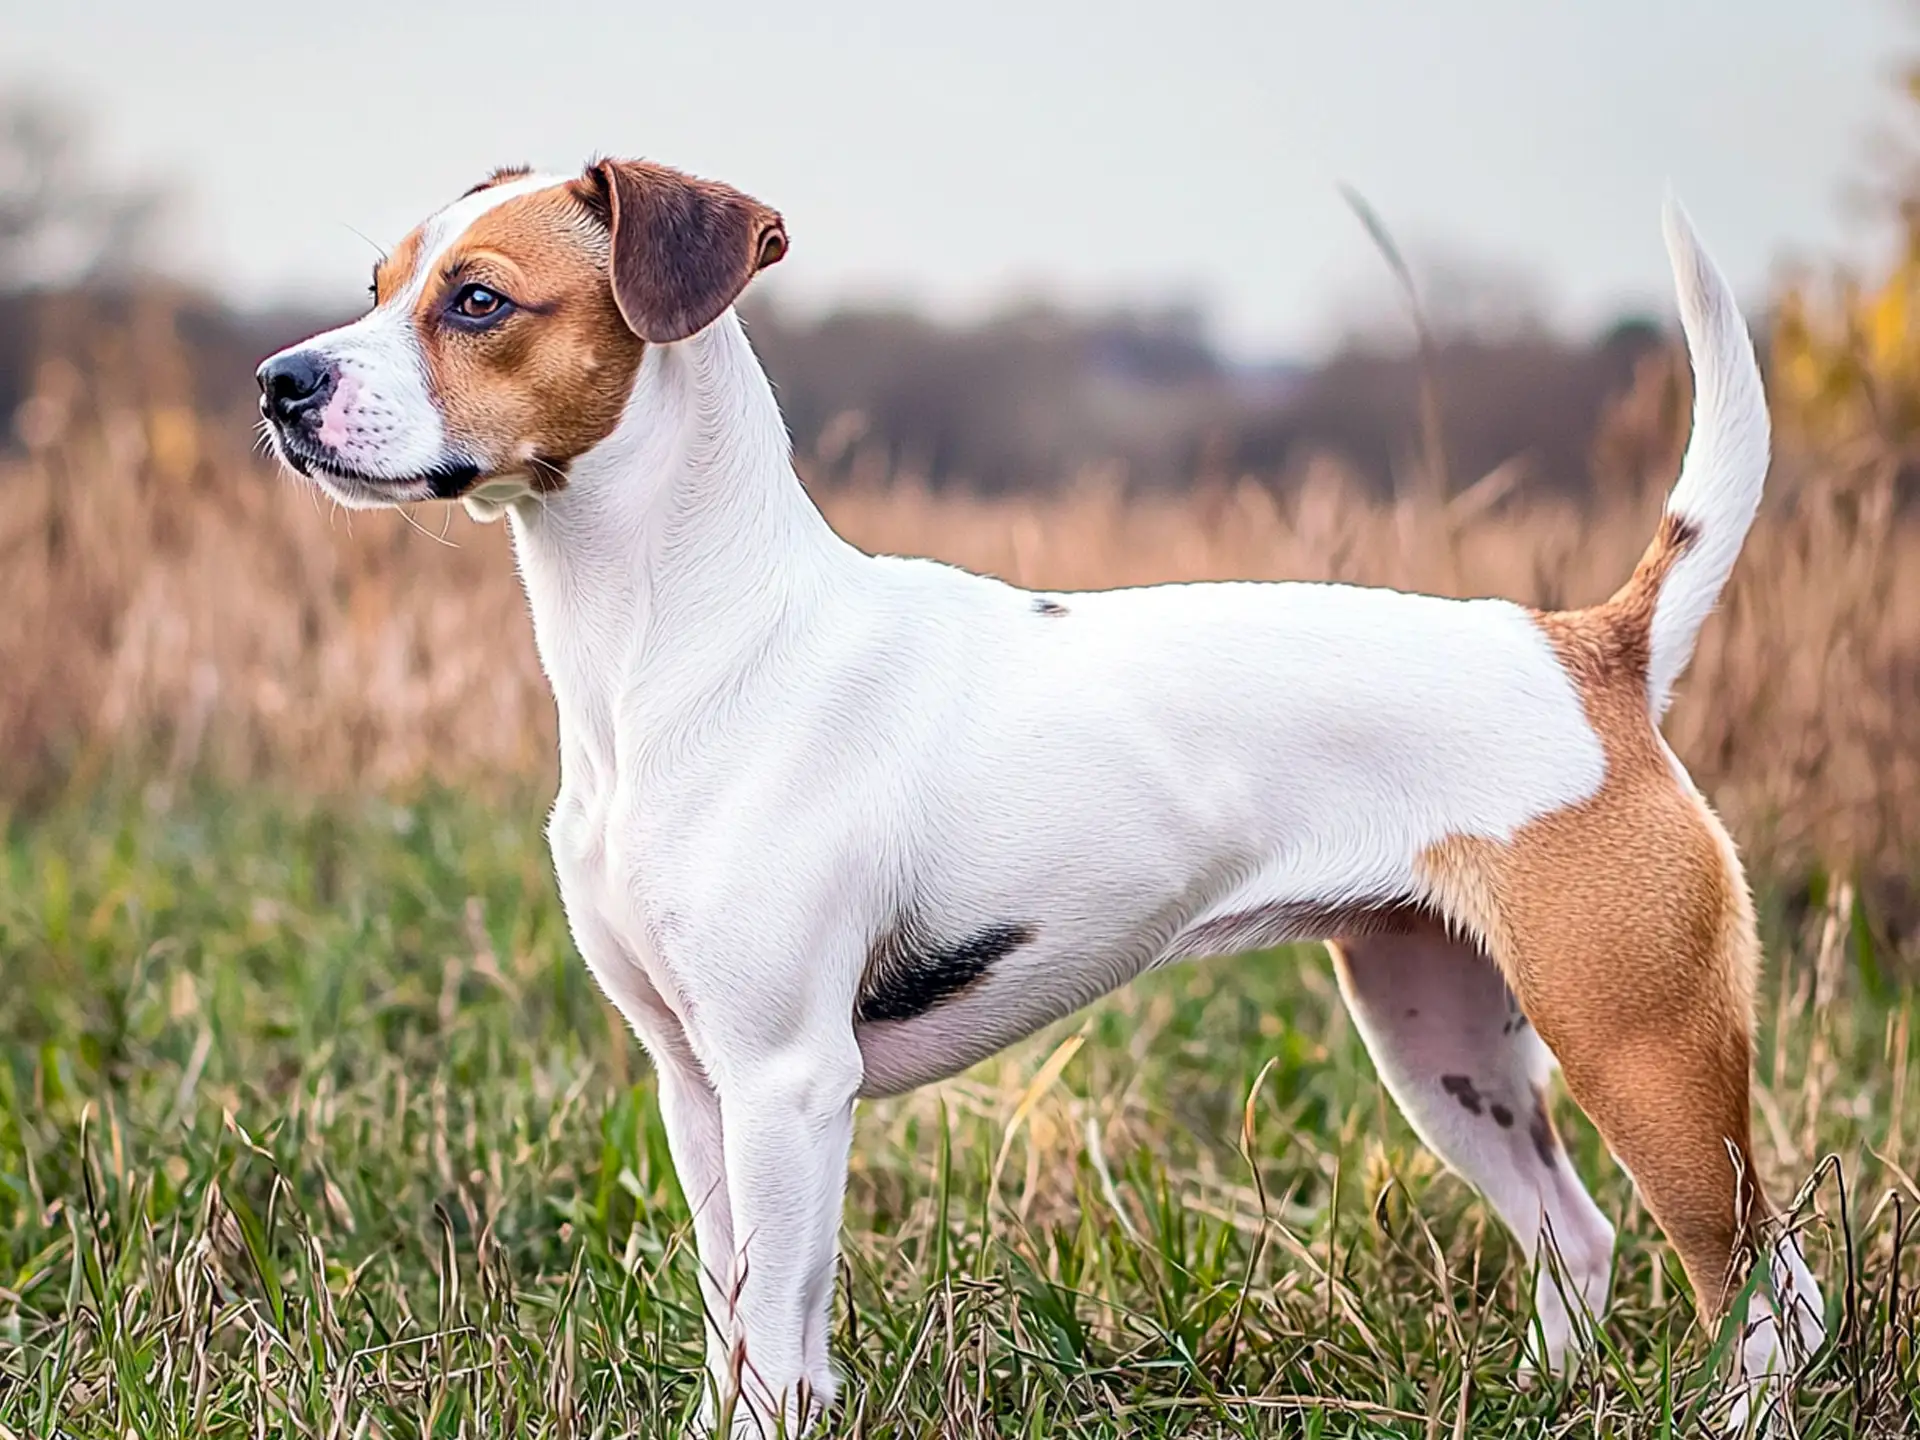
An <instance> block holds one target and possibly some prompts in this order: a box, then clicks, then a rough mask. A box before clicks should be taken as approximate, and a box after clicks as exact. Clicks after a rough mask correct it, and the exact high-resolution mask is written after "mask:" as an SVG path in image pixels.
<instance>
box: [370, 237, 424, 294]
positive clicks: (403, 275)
mask: <svg viewBox="0 0 1920 1440" xmlns="http://www.w3.org/2000/svg"><path fill="white" fill-rule="evenodd" d="M425 235H426V230H425V228H424V227H422V228H420V229H415V230H411V231H409V232H407V236H406V238H405V239H403V240H402V241H401V242H400V243H399V244H398V245H396V246H394V247H393V249H392V250H391V251H389V252H388V253H387V254H385V255H383V256H381V257H380V263H379V264H378V265H376V266H374V267H373V303H374V304H375V305H384V304H386V303H387V302H388V301H389V300H391V299H392V298H393V297H394V296H395V295H397V294H399V292H400V291H402V290H404V289H406V288H407V282H408V281H410V280H411V279H413V270H414V267H415V266H416V265H418V264H419V263H420V246H421V245H422V243H423V242H424V237H425Z"/></svg>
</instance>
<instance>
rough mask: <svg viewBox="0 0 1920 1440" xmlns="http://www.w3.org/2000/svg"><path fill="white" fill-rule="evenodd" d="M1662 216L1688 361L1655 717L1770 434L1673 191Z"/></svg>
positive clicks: (1715, 284)
mask: <svg viewBox="0 0 1920 1440" xmlns="http://www.w3.org/2000/svg"><path fill="white" fill-rule="evenodd" d="M1664 218H1665V228H1666V234H1667V254H1668V257H1669V258H1670V259H1671V260H1672V262H1673V278H1674V282H1675V284H1676V286H1677V287H1678V289H1679V292H1680V325H1681V328H1682V329H1683V330H1684V331H1685V332H1686V337H1687V356H1688V359H1689V360H1690V361H1691V362H1692V365H1693V433H1692V435H1691V437H1690V438H1689V439H1688V441H1687V454H1686V458H1685V459H1684V460H1683V461H1681V464H1680V478H1679V480H1677V481H1676V482H1675V483H1674V487H1673V492H1672V493H1671V494H1670V495H1668V496H1667V508H1666V514H1667V517H1668V518H1667V520H1666V521H1664V522H1663V523H1662V525H1661V527H1660V539H1658V540H1656V541H1655V542H1654V543H1655V548H1656V551H1658V550H1659V548H1660V547H1661V546H1662V544H1663V543H1664V544H1665V545H1667V546H1668V547H1670V548H1671V550H1672V552H1673V553H1671V554H1670V555H1668V556H1666V557H1665V558H1666V561H1667V563H1666V564H1665V565H1664V566H1663V567H1661V568H1664V570H1665V574H1664V576H1663V577H1662V579H1661V580H1660V585H1659V592H1658V596H1657V598H1656V600H1655V603H1654V609H1653V620H1652V625H1651V629H1650V633H1649V636H1648V647H1647V649H1648V661H1647V706H1648V708H1649V710H1650V711H1651V712H1652V715H1653V718H1654V720H1655V721H1656V722H1657V721H1658V720H1659V719H1660V717H1661V716H1662V715H1664V714H1665V713H1666V709H1667V703H1668V701H1669V700H1670V699H1671V697H1672V694H1673V686H1674V682H1675V681H1676V680H1678V679H1679V678H1680V674H1681V672H1682V671H1683V670H1685V669H1686V668H1687V661H1688V660H1690V659H1692V658H1693V646H1694V642H1695V641H1696V640H1697V639H1698V638H1699V636H1700V627H1701V626H1702V625H1703V624H1705V623H1706V619H1707V616H1708V615H1709V614H1710V613H1712V610H1713V607H1714V603H1715V602H1716V601H1717V600H1719V598H1720V592H1721V590H1722V589H1724V588H1725V587H1726V583H1727V577H1728V576H1729V575H1730V574H1732V573H1733V562H1734V561H1735V560H1737V559H1739V557H1740V547H1741V545H1742V544H1743V543H1744V542H1745V540H1746V538H1747V530H1748V528H1749V527H1750V526H1751V525H1752V524H1753V516H1754V512H1755V511H1756V510H1758V509H1759V508H1760V492H1761V490H1762V489H1763V488H1764V486H1765V484H1766V478H1767V457H1768V447H1769V442H1770V438H1771V436H1770V429H1769V426H1768V421H1767V398H1766V394H1765V392H1764V391H1763V390H1762V388H1761V385H1760V367H1759V366H1758V365H1757V364H1756V363H1755V362H1754V358H1753V342H1752V341H1751V340H1750V339H1749V338H1748V336H1747V326H1746V322H1745V321H1744V320H1742V319H1741V318H1740V309H1739V307H1738V306H1737V305H1735V304H1734V300H1733V291H1732V290H1731V289H1729V288H1728V285H1727V282H1726V278H1725V277H1724V276H1722V275H1721V273H1720V272H1719V270H1718V269H1716V268H1715V266H1714V263H1713V261H1712V260H1710V259H1709V258H1708V257H1707V253H1706V251H1705V250H1704V249H1702V248H1701V245H1700V240H1699V237H1698V236H1697V235H1695V234H1694V231H1693V225H1692V223H1691V222H1690V221H1689V220H1688V219H1687V215H1686V212H1685V211H1684V210H1682V209H1681V208H1680V205H1679V202H1678V201H1676V200H1674V199H1673V198H1671V197H1669V198H1668V200H1667V205H1666V214H1665V217H1664ZM1648 558H1649V560H1652V559H1654V558H1655V556H1654V554H1653V553H1652V552H1650V554H1649V557H1648ZM1643 567H1644V562H1643Z"/></svg>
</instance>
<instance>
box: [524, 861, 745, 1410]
mask: <svg viewBox="0 0 1920 1440" xmlns="http://www.w3.org/2000/svg"><path fill="white" fill-rule="evenodd" d="M565 889H566V886H565V882H564V880H563V882H562V890H563V893H564V891H565ZM568 916H569V922H570V924H571V926H572V929H573V936H574V944H575V946H576V947H577V948H578V949H579V951H580V953H581V955H582V956H584V957H585V959H586V961H587V968H588V969H590V970H591V971H593V973H594V976H595V978H596V979H597V980H598V981H599V982H600V988H601V989H602V990H603V991H605V992H606V994H607V997H608V998H609V999H611V1000H612V1001H613V1003H614V1005H615V1006H616V1007H617V1008H618V1009H619V1011H620V1013H621V1015H623V1016H624V1017H625V1018H626V1021H627V1024H628V1025H629V1026H631V1027H632V1029H633V1033H634V1034H635V1035H636V1036H637V1037H638V1038H639V1040H640V1043H641V1044H642V1045H643V1046H645V1047H646V1051H647V1056H648V1058H649V1059H651V1060H652V1061H653V1069H654V1078H655V1080H656V1082H657V1083H658V1086H659V1096H660V1123H661V1126H662V1128H663V1129H665V1131H666V1132H667V1149H668V1151H669V1152H670V1153H671V1154H672V1156H673V1169H674V1174H675V1176H676V1177H677V1178H678V1180H679V1181H680V1191H681V1193H682V1194H683V1195H685V1196H686V1198H687V1208H688V1209H689V1210H690V1211H692V1213H693V1238H694V1245H695V1248H696V1249H697V1250H698V1252H699V1253H698V1255H697V1256H696V1260H697V1263H698V1265H699V1271H700V1298H701V1302H702V1304H703V1306H704V1308H705V1310H706V1331H707V1384H706V1394H705V1398H704V1399H703V1400H702V1402H701V1409H700V1413H701V1424H702V1426H703V1428H705V1429H707V1430H711V1429H712V1428H713V1424H714V1419H715V1416H716V1415H717V1414H718V1413H719V1405H720V1402H721V1401H722V1400H723V1399H724V1397H726V1395H727V1394H728V1393H729V1387H730V1386H731V1384H732V1373H731V1372H732V1367H731V1357H732V1353H733V1347H732V1344H731V1333H732V1331H731V1315H732V1310H733V1264H734V1243H733V1236H734V1229H733V1208H732V1203H731V1200H730V1198H729V1196H728V1192H727V1171H726V1151H725V1146H724V1144H723V1142H722V1138H721V1125H720V1096H719V1094H718V1093H717V1092H716V1091H715V1090H714V1088H713V1086H712V1085H711V1084H710V1083H709V1082H708V1080H707V1075H706V1071H705V1069H704V1068H703V1067H702V1066H701V1064H700V1061H699V1059H698V1058H697V1057H696V1056H695V1055H694V1053H693V1049H692V1046H691V1045H690V1044H689V1042H688V1039H687V1033H686V1030H685V1028H684V1027H683V1026H682V1025H681V1023H680V1020H679V1017H678V1016H676V1015H675V1014H674V1012H673V1009H672V1007H671V1006H669V1005H668V1004H667V1002H666V1000H665V999H664V998H663V997H662V996H661V994H660V992H659V990H658V989H657V988H656V987H655V986H654V984H653V982H652V980H650V979H649V978H648V976H647V973H646V971H645V970H644V969H643V968H642V967H641V966H640V964H639V963H638V962H637V961H636V960H635V959H634V958H633V956H632V954H631V953H630V952H629V951H628V950H627V948H626V946H625V945H624V944H622V943H621V941H620V939H619V937H618V936H617V935H616V934H615V933H614V931H613V930H612V929H611V928H610V927H608V926H607V925H605V924H604V923H602V921H601V920H600V919H599V918H598V916H597V915H596V914H595V913H594V911H593V910H592V909H591V908H590V907H589V906H587V905H583V904H570V905H569V908H568Z"/></svg>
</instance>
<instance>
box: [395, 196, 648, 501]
mask: <svg viewBox="0 0 1920 1440" xmlns="http://www.w3.org/2000/svg"><path fill="white" fill-rule="evenodd" d="M410 246H411V250H410V249H409V247H410ZM607 257H608V238H607V233H606V231H605V229H604V228H603V227H601V226H600V225H599V224H598V223H597V222H596V220H595V219H594V217H593V216H592V215H591V214H590V213H589V212H588V211H587V210H586V208H585V207H584V206H582V205H581V204H580V202H579V201H578V200H577V199H576V198H575V197H574V196H573V194H572V193H571V192H570V190H569V188H568V187H567V186H565V185H555V186H552V187H550V188H548V189H544V190H537V191H535V192H533V193H532V194H529V195H521V196H517V197H515V198H513V199H510V200H508V201H506V202H505V203H503V204H501V205H499V206H497V207H496V208H494V209H492V210H489V211H487V212H486V213H485V214H483V215H481V216H480V217H479V218H478V219H477V220H475V221H474V222H473V223H472V224H471V225H469V226H468V227H467V229H466V230H465V231H464V232H463V233H462V234H461V235H460V236H459V237H458V238H457V239H456V240H455V241H454V242H453V243H452V244H451V245H450V246H448V247H447V248H446V249H445V250H444V251H443V252H442V253H441V254H440V255H439V256H438V257H437V258H436V259H435V260H434V261H433V265H434V273H433V274H431V275H427V276H425V277H424V280H425V283H424V285H422V286H421V288H420V292H419V295H418V298H417V299H415V301H414V302H413V314H412V320H413V325H414V329H415V331H416V333H417V334H418V336H419V339H420V349H421V354H422V356H423V357H424V358H425V361H426V366H427V372H428V375H429V376H430V380H431V386H432V389H433V393H434V397H435V400H436V402H437V404H438V406H439V409H440V414H441V417H442V420H443V422H444V424H445V426H446V431H447V436H448V439H449V440H450V441H451V442H452V443H453V444H454V445H455V446H456V447H458V449H459V450H460V451H461V452H463V453H464V454H466V455H468V456H470V457H471V458H472V459H473V461H474V462H475V463H476V464H478V465H479V466H480V467H481V469H482V470H483V471H484V472H485V473H487V474H492V475H501V474H509V473H513V472H516V471H518V472H522V473H524V474H526V475H527V477H528V479H529V483H531V484H532V486H533V488H534V489H536V490H554V489H558V488H559V487H560V486H561V485H563V484H564V483H565V473H566V467H567V465H568V463H569V462H571V461H572V460H573V459H574V458H575V457H576V456H578V455H580V454H581V453H582V452H584V451H586V450H589V449H591V448H592V447H593V446H594V445H597V444H598V443H599V442H600V441H602V440H604V439H605V438H606V437H607V436H608V435H609V434H611V433H612V431H613V428H614V426H615V425H616V424H618V423H619V419H620V414H621V411H622V410H623V409H624V408H625V406H626V403H627V398H628V396H629V394H630V393H631V391H632V389H633V379H634V374H635V372H636V371H637V370H638V369H639V365H640V357H641V355H642V353H643V352H644V351H645V349H646V346H645V344H644V342H642V341H641V340H640V339H639V338H638V337H636V336H635V335H634V334H633V332H632V331H631V330H630V329H628V328H627V325H626V322H625V321H624V320H622V319H621V316H620V311H619V308H618V306H616V305H615V303H614V299H613V292H612V289H611V288H610V286H609V284H608V280H607ZM418 263H419V236H418V232H416V233H415V234H414V235H410V236H409V237H408V238H407V240H405V241H403V242H401V245H400V246H399V247H398V248H397V249H396V250H395V251H394V254H393V257H392V258H391V259H390V260H389V261H388V262H387V263H386V265H383V266H382V270H381V276H380V278H379V279H378V280H377V281H376V288H377V291H378V294H379V298H380V299H381V300H382V301H383V302H384V301H385V300H386V299H387V298H389V297H391V296H392V295H394V294H397V293H398V292H399V291H400V290H402V289H403V288H405V286H406V284H407V281H408V278H409V276H410V275H411V270H412V267H413V265H416V264H418ZM389 270H391V271H392V275H391V277H389V276H388V274H387V272H388V271H389ZM476 287H477V289H476ZM481 292H484V293H485V294H486V295H490V296H492V297H496V298H497V300H498V301H499V302H501V303H502V304H503V305H504V307H505V308H504V311H503V312H502V313H500V314H499V315H498V316H497V318H484V319H479V320H476V319H474V318H472V317H470V316H467V315H465V314H463V311H462V306H463V297H472V296H475V295H478V294H480V293H481ZM468 303H470V301H469V302H468Z"/></svg>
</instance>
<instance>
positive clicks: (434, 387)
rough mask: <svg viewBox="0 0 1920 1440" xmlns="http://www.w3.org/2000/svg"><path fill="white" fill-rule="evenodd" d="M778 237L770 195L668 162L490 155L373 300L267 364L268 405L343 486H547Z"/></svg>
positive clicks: (366, 490) (312, 461) (393, 491)
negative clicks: (765, 201)
mask: <svg viewBox="0 0 1920 1440" xmlns="http://www.w3.org/2000/svg"><path fill="white" fill-rule="evenodd" d="M786 248H787V236H786V230H785V229H784V228H783V227H782V225H781V222H780V216H779V215H778V214H777V213H775V212H774V211H773V210H770V209H768V208H767V207H766V206H765V205H762V204H761V203H760V202H759V201H757V200H754V199H751V198H750V197H748V196H746V195H743V194H741V193H740V192H739V191H738V190H735V189H732V188H731V187H729V186H726V185H719V184H715V183H713V182H711V181H705V180H696V179H694V178H693V177H691V176H688V175H683V174H681V173H679V172H678V171H676V170H669V169H667V168H666V167H665V166H661V165H652V164H648V163H645V162H643V161H629V160H602V161H599V162H597V163H595V164H593V165H590V166H588V168H587V170H586V172H585V173H584V174H583V175H581V176H579V177H578V178H577V179H567V178H556V177H553V176H536V175H531V174H529V173H527V172H526V171H522V170H503V171H497V172H495V173H494V174H493V175H492V176H491V177H490V178H488V179H487V180H486V181H485V182H483V183H482V184H480V185H477V186H475V187H474V188H473V189H472V190H470V191H468V192H467V193H466V194H465V195H464V196H462V197H461V198H460V199H459V200H456V201H455V202H454V203H453V204H451V205H449V206H448V207H447V208H446V209H444V210H442V211H440V212H439V214H437V215H435V216H433V217H432V218H431V219H429V220H428V221H427V222H426V223H425V224H424V225H421V226H420V227H419V228H418V229H417V230H415V231H414V232H413V233H412V234H410V235H408V236H407V237H406V239H404V240H402V241H401V242H400V243H399V245H397V246H396V247H395V248H394V250H393V253H392V254H390V255H388V256H386V257H385V258H384V259H382V260H381V261H380V263H379V264H378V265H377V266H376V267H375V269H374V273H373V308H372V309H371V310H370V311H369V312H368V313H367V314H365V315H363V316H362V317H361V318H360V319H358V320H356V321H354V322H353V323H352V324H351V325H344V326H342V327H340V328H339V329H337V330H329V331H327V332H325V333H324V334H321V335H316V336H314V337H313V338H312V339H311V340H307V341H304V342H303V343H301V344H299V345H294V346H291V347H289V348H288V349H285V350H282V351H281V352H280V353H279V354H277V355H275V356H273V357H271V358H270V359H269V360H267V362H266V363H265V364H263V365H262V366H261V367H260V370H259V373H258V377H257V378H258V379H259V381H260V411H261V414H262V415H264V416H265V417H266V420H267V423H268V428H269V430H270V431H271V434H272V437H273V442H274V446H275V449H276V450H277V451H278V453H279V455H280V457H281V459H283V460H284V461H285V462H286V463H287V464H288V465H289V466H291V467H292V468H293V469H295V470H297V471H299V472H300V473H301V474H302V475H306V476H308V477H310V478H311V479H313V480H314V481H316V482H318V483H319V484H320V485H321V486H323V487H324V488H325V489H326V490H327V491H328V492H329V493H330V494H332V495H334V496H335V497H336V498H338V499H339V500H340V501H342V502H343V503H344V504H347V505H352V506H359V507H375V506H382V505H400V504H405V503H407V502H409V501H415V500H451V499H456V498H466V499H468V500H469V501H470V502H475V503H478V504H480V505H483V506H497V505H498V504H500V503H503V502H505V501H507V500H510V499H513V498H515V497H516V496H519V495H524V494H527V493H529V492H532V493H541V492H546V491H551V490H555V489H558V488H559V487H561V486H563V485H564V484H565V483H566V473H567V466H568V463H569V462H570V461H572V460H573V459H574V457H576V456H578V455H580V454H581V453H583V452H584V451H586V450H588V449H590V448H592V447H593V446H594V445H596V444H598V443H599V442H600V441H601V440H603V439H605V438H606V437H607V436H608V435H609V434H610V433H611V432H612V431H613V428H614V426H615V425H616V424H617V423H618V421H619V419H620V415H621V412H622V411H623V409H624V408H625V406H626V403H627V399H628V396H629V395H630V394H631V392H632V389H633V382H634V376H635V373H636V371H637V370H638V369H639V365H640V357H641V354H642V352H643V351H644V350H645V348H646V347H647V345H649V344H655V345H664V344H669V343H671V342H673V341H676V340H684V339H686V338H687V337H688V336H690V335H693V334H695V333H696V332H698V331H700V330H702V329H704V328H705V327H706V326H708V325H710V324H712V323H713V321H714V320H716V319H718V318H719V316H720V315H721V314H722V313H723V312H724V311H725V310H726V309H727V307H728V306H729V305H731V304H732V303H733V301H734V299H735V298H736V297H737V296H738V295H739V294H740V291H741V290H742V289H743V288H744V287H745V286H746V283H747V281H748V280H750V279H752V278H753V276H754V274H755V273H756V272H757V271H759V270H760V269H762V268H763V267H765V266H767V265H771V264H773V263H774V262H775V261H776V260H778V259H779V258H780V257H781V256H782V255H784V254H785V253H786Z"/></svg>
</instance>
